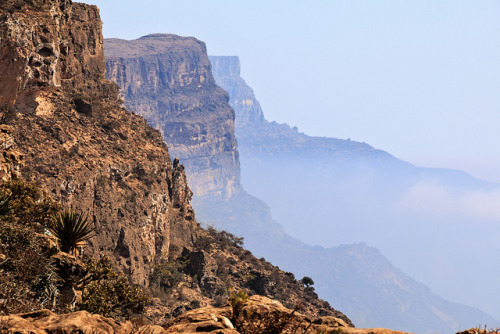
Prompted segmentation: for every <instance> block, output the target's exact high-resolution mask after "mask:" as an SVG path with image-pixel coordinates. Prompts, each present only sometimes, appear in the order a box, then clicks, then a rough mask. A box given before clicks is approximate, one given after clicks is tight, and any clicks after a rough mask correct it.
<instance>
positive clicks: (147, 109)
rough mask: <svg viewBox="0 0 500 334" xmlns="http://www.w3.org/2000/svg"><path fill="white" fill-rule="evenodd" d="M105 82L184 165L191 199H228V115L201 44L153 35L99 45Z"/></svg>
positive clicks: (236, 183) (233, 177) (232, 175)
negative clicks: (117, 90)
mask: <svg viewBox="0 0 500 334" xmlns="http://www.w3.org/2000/svg"><path fill="white" fill-rule="evenodd" d="M105 54H106V67H107V74H106V75H107V78H108V79H110V80H112V81H114V82H116V83H117V84H118V86H120V88H121V94H122V96H123V98H124V101H125V106H126V107H127V108H128V109H129V110H131V111H133V112H134V113H136V114H138V115H141V116H143V117H145V118H146V119H147V120H148V122H149V124H151V125H152V126H153V127H154V128H156V129H158V130H160V132H161V133H162V135H163V138H164V140H165V142H166V143H167V144H168V146H169V151H170V153H171V155H172V156H173V157H178V158H180V160H181V163H183V164H184V165H185V166H186V170H187V172H188V173H187V174H188V180H189V184H190V186H191V189H193V192H194V194H195V196H198V197H200V198H203V197H216V198H229V197H231V196H233V195H234V194H235V193H237V192H238V191H240V190H241V186H240V176H239V158H238V151H237V144H236V138H235V135H234V117H235V116H234V112H233V110H232V108H231V107H230V106H229V103H228V99H229V97H228V95H227V93H226V92H225V91H224V90H222V89H221V88H219V87H218V86H217V85H216V84H215V81H214V79H213V77H212V73H211V65H210V61H209V60H208V56H207V52H206V47H205V44H204V43H203V42H201V41H199V40H197V39H195V38H192V37H179V36H175V35H164V34H154V35H148V36H144V37H142V38H139V39H137V40H133V41H126V40H119V39H109V40H106V41H105Z"/></svg>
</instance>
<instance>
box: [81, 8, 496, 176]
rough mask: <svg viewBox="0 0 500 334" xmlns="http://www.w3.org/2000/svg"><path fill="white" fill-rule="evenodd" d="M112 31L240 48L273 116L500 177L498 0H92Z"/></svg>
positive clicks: (417, 159) (228, 50)
mask: <svg viewBox="0 0 500 334" xmlns="http://www.w3.org/2000/svg"><path fill="white" fill-rule="evenodd" d="M84 2H87V3H93V4H97V5H98V6H99V7H100V8H101V16H102V19H103V21H104V35H105V37H107V38H109V37H119V38H124V39H134V38H138V37H140V36H143V35H146V34H150V33H174V34H179V35H183V36H194V37H197V38H198V39H200V40H202V41H204V42H206V43H207V47H208V52H209V54H212V55H238V56H240V60H241V63H242V76H243V77H244V79H245V80H246V81H247V83H248V84H249V85H250V86H251V87H252V88H254V90H255V93H256V95H257V98H258V100H259V101H260V102H261V104H262V106H263V109H264V113H265V115H266V117H267V118H268V119H269V120H276V121H278V122H286V123H288V124H290V125H292V126H294V125H296V126H298V127H299V130H300V131H302V132H305V133H307V134H310V135H323V136H331V137H339V138H348V137H350V138H351V139H353V140H358V141H364V142H367V143H369V144H371V145H373V146H375V147H377V148H380V149H384V150H386V151H388V152H390V153H392V154H393V155H395V156H397V157H399V158H402V159H404V160H407V161H409V162H411V163H414V164H416V165H420V166H426V167H446V168H456V169H463V170H465V171H467V172H469V173H471V174H473V175H474V176H476V177H479V178H483V179H487V180H491V181H497V182H500V148H499V144H500V131H499V130H500V126H499V125H500V1H498V0H392V1H389V0H377V1H374V0H328V1H327V0H322V1H320V0H312V1H307V2H306V1H290V0H288V1H282V0H273V1H269V0H267V1H262V0H253V1H240V0H225V1H224V0H214V1H206V0H199V1H194V0H183V1H180V0H178V1H170V0H143V1H137V0H136V1H132V0H88V1H84Z"/></svg>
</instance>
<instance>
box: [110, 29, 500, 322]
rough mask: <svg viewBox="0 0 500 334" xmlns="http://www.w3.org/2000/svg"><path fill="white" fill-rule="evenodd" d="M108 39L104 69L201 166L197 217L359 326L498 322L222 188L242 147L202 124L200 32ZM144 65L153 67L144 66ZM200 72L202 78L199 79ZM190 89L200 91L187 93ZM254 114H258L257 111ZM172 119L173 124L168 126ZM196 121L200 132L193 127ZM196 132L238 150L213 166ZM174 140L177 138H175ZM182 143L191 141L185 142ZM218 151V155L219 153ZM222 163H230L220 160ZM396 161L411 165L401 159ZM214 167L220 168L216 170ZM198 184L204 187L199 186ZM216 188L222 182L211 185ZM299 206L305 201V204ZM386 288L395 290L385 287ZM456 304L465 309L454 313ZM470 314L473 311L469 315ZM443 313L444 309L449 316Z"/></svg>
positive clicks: (191, 163)
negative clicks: (302, 281) (299, 230)
mask: <svg viewBox="0 0 500 334" xmlns="http://www.w3.org/2000/svg"><path fill="white" fill-rule="evenodd" d="M175 40H179V41H180V43H179V44H176V43H174V41H175ZM109 42H110V44H109V45H108V40H106V41H105V51H106V55H107V57H108V58H107V68H108V74H107V75H108V78H109V79H112V80H114V81H116V82H117V83H119V85H120V86H121V88H122V96H123V97H124V100H125V105H126V106H127V107H129V108H131V110H133V111H135V112H137V113H139V114H143V115H144V116H145V117H146V118H148V119H149V118H150V122H151V123H152V124H155V125H157V124H159V123H157V120H158V119H161V120H162V123H161V124H163V125H160V126H159V128H160V130H161V131H163V132H164V138H165V140H166V141H167V143H168V144H169V145H172V147H177V148H178V151H177V152H178V154H179V155H178V157H179V158H180V159H181V161H182V162H183V163H185V164H186V169H187V172H188V177H190V176H189V175H190V170H191V169H193V171H195V172H196V174H193V175H191V178H190V180H189V181H190V182H192V183H193V184H196V185H198V186H199V187H197V186H195V188H194V196H195V197H194V201H193V205H194V206H195V208H196V212H197V217H198V219H199V220H200V221H203V222H204V223H213V224H214V225H215V226H216V227H218V228H224V229H227V230H228V231H231V232H232V233H236V234H238V235H242V236H244V237H245V246H246V247H248V248H249V249H251V250H252V251H254V252H255V253H256V254H257V255H258V256H265V257H266V258H267V259H268V260H271V261H272V262H273V263H277V264H279V265H280V266H281V267H282V268H285V269H286V270H291V271H294V272H295V274H296V275H298V276H299V277H302V276H303V275H304V276H305V275H307V276H312V277H313V278H314V280H315V281H316V286H317V291H318V292H320V294H321V295H322V296H325V297H327V298H328V299H329V300H331V301H333V302H334V303H335V305H337V304H336V303H337V302H339V303H343V305H344V306H345V307H348V308H349V312H352V313H353V314H356V316H357V317H358V319H357V321H358V322H357V323H356V321H355V324H356V325H358V326H365V325H369V324H371V323H373V324H383V325H384V326H392V327H394V328H399V329H404V330H409V331H420V332H424V331H427V332H428V331H441V332H452V331H453V330H455V329H457V327H458V326H457V324H456V322H450V321H448V318H452V319H457V318H460V319H463V321H464V322H471V323H473V324H475V323H477V321H478V318H480V319H484V321H486V322H488V323H493V321H494V320H492V319H491V318H489V317H488V316H486V315H484V314H482V313H480V312H479V313H478V311H476V310H474V309H471V308H467V307H462V306H458V305H455V304H452V303H449V302H447V301H445V300H443V299H442V298H439V297H437V296H435V295H433V294H432V293H431V292H430V291H429V290H427V289H425V288H422V287H421V285H420V284H418V283H415V282H414V281H413V280H411V279H409V278H408V277H407V276H405V275H403V274H402V273H401V272H400V271H399V270H397V269H396V268H394V267H392V266H391V265H390V264H389V263H388V261H387V260H386V259H385V258H384V257H383V256H381V255H380V253H379V252H378V251H376V250H375V249H373V248H370V247H366V246H359V245H353V246H346V247H335V248H331V249H325V248H322V247H311V246H308V245H306V244H304V243H303V242H300V241H298V240H297V239H294V238H292V237H290V236H289V235H288V234H286V233H285V232H284V230H283V228H282V227H281V226H280V225H278V224H277V223H276V222H275V221H273V219H272V217H271V214H270V210H269V207H268V206H267V205H266V204H265V203H263V202H262V201H261V200H259V199H256V198H255V197H253V196H251V195H248V194H247V193H246V192H245V191H243V190H242V188H241V187H240V186H239V184H238V185H237V187H235V189H238V190H237V191H234V192H224V191H223V189H224V187H220V186H219V188H216V187H213V185H215V184H218V185H223V184H229V183H227V180H237V179H238V178H235V177H234V175H235V174H234V172H231V173H230V174H229V175H228V176H227V179H226V181H224V173H223V172H220V171H221V170H223V169H230V170H231V171H238V170H237V168H238V166H239V161H238V159H237V157H238V154H237V151H236V150H235V147H234V146H233V145H232V138H234V129H232V128H231V127H224V128H223V130H224V132H227V133H226V134H224V135H223V137H224V138H220V137H219V138H216V137H217V133H216V132H214V131H213V130H212V132H207V131H206V129H210V127H209V126H208V125H203V124H202V123H203V120H204V117H203V110H205V108H206V112H207V117H206V119H207V123H208V124H213V123H212V119H213V118H212V116H211V114H212V113H217V108H211V106H213V104H211V103H210V101H212V100H213V99H214V98H215V97H209V96H206V95H204V94H206V92H205V93H204V92H199V91H198V92H197V89H200V88H202V87H204V85H211V84H212V83H213V82H214V81H212V78H211V76H210V73H209V71H208V72H207V70H209V69H210V68H209V67H207V65H206V64H207V59H208V58H207V56H206V53H205V49H204V47H201V48H200V44H199V43H200V42H199V41H197V40H195V39H192V38H181V37H175V36H171V35H149V36H146V37H143V38H141V39H138V40H135V41H124V40H115V39H113V40H109ZM189 43H191V46H189ZM162 44H163V45H162ZM138 45H142V46H145V45H147V46H148V48H147V51H145V54H144V56H143V55H142V54H141V51H140V50H139V49H138ZM180 46H182V47H180ZM129 50H133V52H132V51H129ZM193 50H198V53H197V54H194V53H193ZM188 55H189V56H188ZM143 69H148V70H147V71H143ZM185 69H191V71H190V73H194V75H195V78H194V79H191V80H188V79H186V81H185V82H186V84H184V85H172V84H170V83H169V80H168V78H170V77H173V76H175V75H176V73H184V71H185ZM202 77H203V83H201V81H202V80H201V78H202ZM133 78H134V79H133ZM200 86H201V87H200ZM210 90H211V91H212V92H216V94H219V93H218V92H219V91H217V90H216V89H214V88H208V89H207V92H208V91H210ZM139 91H140V92H141V93H140V94H139V93H138V92H139ZM191 92H197V93H196V94H193V95H190V94H191ZM230 93H231V92H230ZM184 96H190V97H189V99H190V100H189V101H190V102H191V103H193V104H192V105H191V106H190V105H189V104H188V103H184V104H182V105H181V104H180V102H179V101H188V97H186V98H184ZM193 97H194V98H193ZM176 106H180V107H176ZM134 108H135V109H134ZM222 108H223V109H222V110H221V111H220V112H219V113H218V114H219V115H221V117H234V116H231V114H230V113H227V112H225V110H227V107H226V106H223V107H222ZM145 110H147V112H145ZM193 110H196V111H198V113H197V114H195V115H194V117H195V119H194V120H191V119H190V117H192V116H193V114H192V111H193ZM153 111H154V112H156V113H158V114H155V113H154V112H153ZM170 115H172V116H173V118H172V121H170V120H169V117H170ZM256 119H259V118H258V117H256ZM183 122H185V124H183ZM220 122H221V123H222V124H232V123H234V119H232V118H231V119H228V120H225V121H223V120H222V119H221V120H220ZM193 123H196V126H192V127H190V130H189V131H186V132H185V131H184V130H183V131H182V132H183V133H186V138H171V136H170V134H169V132H168V131H167V130H168V129H170V128H174V127H175V128H176V129H184V128H187V127H189V126H190V125H191V124H193ZM167 124H173V125H172V126H170V125H168V126H165V125H167ZM196 129H198V131H199V132H198V133H196V132H195V130H196ZM178 132H181V131H178ZM219 136H220V134H219ZM203 137H204V138H205V139H207V141H206V142H204V143H203V141H202V140H201V139H202V138H203ZM191 138H200V142H199V143H198V144H199V145H200V147H201V146H203V145H206V147H212V149H210V150H208V151H209V152H216V150H215V149H214V148H213V147H214V146H213V143H217V142H219V141H225V142H226V143H227V145H224V147H226V148H227V149H228V150H229V151H231V152H235V154H234V156H235V157H236V159H234V160H225V161H224V160H221V161H219V162H214V164H213V166H212V165H210V164H207V163H198V162H197V161H196V160H197V156H196V155H195V154H191V152H193V151H192V150H191V149H190V147H192V146H193V142H192V139H191ZM169 140H173V142H172V143H170V142H169ZM183 143H186V146H185V148H183V147H182V145H183ZM198 144H197V145H198ZM352 145H357V146H359V147H360V149H362V150H366V151H367V152H375V154H380V155H381V156H388V154H386V153H384V152H381V151H376V150H374V149H372V148H371V147H369V146H368V145H362V144H357V143H352ZM215 147H217V145H215ZM183 152H185V153H183ZM186 152H187V153H186ZM219 152H220V151H219ZM198 153H200V152H198ZM370 154H371V153H370ZM207 156H208V155H206V154H204V152H203V153H201V154H200V156H199V160H198V161H200V162H203V161H206V157H207ZM213 157H214V160H217V154H214V155H213ZM228 161H229V162H228ZM221 163H225V164H227V166H226V167H221V166H220V164H221ZM398 163H401V164H403V165H406V164H405V163H403V162H398ZM203 170H204V171H203ZM214 175H217V176H216V177H214ZM216 178H222V179H221V181H220V182H217V183H215V182H207V180H213V179H216ZM234 184H236V183H234ZM204 185H209V187H208V188H203V187H204ZM197 189H198V191H199V194H197ZM207 189H210V190H211V191H207ZM214 189H219V190H217V191H212V190H214ZM301 207H302V208H304V206H303V205H301ZM377 262H378V263H383V264H384V266H385V267H384V270H382V268H379V267H378V266H373V265H372V266H367V265H366V264H367V263H368V264H370V263H377ZM325 264H327V265H325ZM373 277H377V279H373ZM387 277H389V278H390V277H393V278H394V279H388V278H387ZM401 281H404V282H405V284H406V285H405V286H403V285H401V283H400V282H401ZM385 290H387V291H390V293H387V294H385V293H384V294H381V293H380V291H385ZM415 295H416V297H415ZM396 297H397V298H396ZM413 304H416V305H418V306H417V307H415V308H414V310H415V311H414V312H412V313H411V314H410V313H407V312H404V309H405V308H408V307H409V305H413ZM457 308H458V309H459V310H462V311H463V312H461V313H460V314H459V313H457V312H456V309H457ZM464 314H465V315H464ZM466 314H470V318H468V317H467V316H466ZM443 315H445V316H444V318H445V319H444V320H443ZM422 319H425V321H422ZM480 321H481V320H480Z"/></svg>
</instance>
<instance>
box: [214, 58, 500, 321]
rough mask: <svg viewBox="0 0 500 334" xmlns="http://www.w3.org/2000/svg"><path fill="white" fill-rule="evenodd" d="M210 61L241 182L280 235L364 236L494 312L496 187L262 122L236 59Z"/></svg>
mask: <svg viewBox="0 0 500 334" xmlns="http://www.w3.org/2000/svg"><path fill="white" fill-rule="evenodd" d="M211 61H212V62H213V63H214V74H215V75H214V77H215V78H216V81H217V82H218V83H219V84H220V85H221V86H222V87H223V88H224V89H227V90H228V92H230V94H231V95H230V103H231V105H232V106H233V108H234V109H235V111H236V115H237V116H236V123H235V124H236V136H237V139H238V145H239V151H240V161H241V166H242V184H243V186H244V187H245V189H246V190H247V191H249V192H250V193H252V194H254V195H255V196H257V197H259V198H261V199H262V200H264V201H265V202H266V203H267V204H268V205H269V206H270V207H271V208H272V214H273V217H274V219H276V221H278V222H280V223H282V225H283V227H284V228H285V230H286V231H287V232H288V233H290V234H291V235H292V236H294V237H297V238H300V239H301V240H303V241H306V242H308V243H312V244H320V245H322V246H324V247H329V246H332V245H338V244H345V243H353V242H366V243H368V244H370V245H372V246H375V247H377V248H378V249H380V250H381V251H382V253H383V254H384V255H386V256H387V257H388V258H390V259H391V261H392V262H393V263H394V264H395V265H396V266H397V267H398V268H401V269H402V270H403V271H404V272H406V273H408V274H409V275H410V276H412V277H413V278H416V279H417V280H419V281H422V282H425V284H427V285H430V286H431V287H432V289H433V291H435V292H438V294H439V295H442V296H445V297H446V298H448V299H451V300H457V301H460V302H461V303H466V304H470V305H475V306H477V307H481V308H482V309H485V310H487V311H489V312H490V313H491V314H495V315H499V316H500V308H499V306H498V303H497V300H498V298H499V296H500V287H499V285H498V281H497V280H496V279H494V278H493V277H498V275H500V265H499V264H498V262H497V261H496V259H495V258H494V256H493V254H497V253H498V252H499V251H500V245H499V243H498V240H499V238H500V229H499V228H498V224H496V223H495V222H497V221H498V219H499V217H500V216H499V214H498V210H497V209H496V208H497V206H496V204H495V203H498V200H499V198H500V195H499V194H500V189H499V187H498V185H495V184H491V183H488V182H484V181H481V180H477V179H474V178H473V177H471V176H470V175H467V174H466V173H464V172H461V171H456V170H446V169H430V168H420V167H416V166H413V165H411V164H409V163H406V162H403V161H401V160H399V159H397V158H395V157H393V156H391V155H390V154H388V153H386V152H383V151H380V150H376V149H374V148H372V147H370V146H369V145H367V144H365V143H358V142H354V141H350V140H341V139H336V138H324V137H312V136H308V135H305V134H303V133H300V132H298V131H297V129H296V128H291V127H290V126H288V125H286V124H277V123H275V122H268V121H267V120H265V118H264V117H263V113H262V110H261V108H260V106H259V104H258V101H257V100H256V99H255V95H254V94H253V91H252V90H251V89H250V88H249V87H248V86H246V84H245V82H244V80H243V79H242V78H241V77H240V76H239V61H238V59H237V57H211ZM249 115H254V116H249ZM239 119H241V121H240V120H239ZM332 126H335V125H332ZM291 184H293V187H294V189H295V190H296V191H293V192H292V191H289V187H290V185H291ZM305 208H306V209H305ZM304 222H307V223H304ZM464 268H488V271H489V272H490V273H491V275H481V278H480V279H478V276H477V272H475V271H474V270H464Z"/></svg>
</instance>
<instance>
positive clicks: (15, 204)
mask: <svg viewBox="0 0 500 334" xmlns="http://www.w3.org/2000/svg"><path fill="white" fill-rule="evenodd" d="M0 190H1V191H2V193H3V195H4V196H8V197H9V198H10V200H9V205H8V207H9V209H8V212H7V213H6V214H5V215H3V216H2V219H3V220H4V221H7V222H11V223H14V224H21V225H29V226H31V227H32V228H33V229H34V230H35V231H37V232H39V233H43V232H44V230H45V228H46V227H48V226H49V224H50V222H51V221H52V219H53V217H54V216H55V215H57V214H58V213H59V212H60V211H61V206H60V204H59V203H57V202H56V201H54V200H53V199H51V198H50V197H49V196H48V195H47V194H46V193H45V192H44V191H43V190H42V189H41V188H40V187H38V186H37V185H36V184H34V183H32V182H27V181H24V180H21V179H19V180H13V181H10V182H6V183H5V184H3V185H2V187H0Z"/></svg>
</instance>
